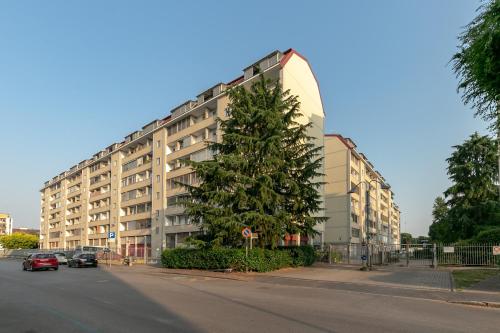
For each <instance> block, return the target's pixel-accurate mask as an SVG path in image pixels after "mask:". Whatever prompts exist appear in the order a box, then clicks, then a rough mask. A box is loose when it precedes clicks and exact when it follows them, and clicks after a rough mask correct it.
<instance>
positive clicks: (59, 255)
mask: <svg viewBox="0 0 500 333" xmlns="http://www.w3.org/2000/svg"><path fill="white" fill-rule="evenodd" d="M54 255H55V256H56V257H65V256H66V255H65V254H64V253H54Z"/></svg>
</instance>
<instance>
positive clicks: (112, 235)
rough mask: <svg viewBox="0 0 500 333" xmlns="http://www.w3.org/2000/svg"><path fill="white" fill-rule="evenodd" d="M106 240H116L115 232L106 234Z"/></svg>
mask: <svg viewBox="0 0 500 333" xmlns="http://www.w3.org/2000/svg"><path fill="white" fill-rule="evenodd" d="M108 238H109V239H115V238H116V232H114V231H110V232H108Z"/></svg>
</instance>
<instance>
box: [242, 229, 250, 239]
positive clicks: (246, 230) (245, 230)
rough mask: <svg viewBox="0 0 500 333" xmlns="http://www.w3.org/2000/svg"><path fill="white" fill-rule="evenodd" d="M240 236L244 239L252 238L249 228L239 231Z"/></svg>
mask: <svg viewBox="0 0 500 333" xmlns="http://www.w3.org/2000/svg"><path fill="white" fill-rule="evenodd" d="M241 234H242V235H243V237H245V238H250V237H252V230H250V228H248V227H245V228H243V230H241Z"/></svg>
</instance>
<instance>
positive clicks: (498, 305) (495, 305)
mask: <svg viewBox="0 0 500 333" xmlns="http://www.w3.org/2000/svg"><path fill="white" fill-rule="evenodd" d="M448 303H452V304H462V305H471V306H481V307H487V308H496V309H500V303H499V302H481V301H448Z"/></svg>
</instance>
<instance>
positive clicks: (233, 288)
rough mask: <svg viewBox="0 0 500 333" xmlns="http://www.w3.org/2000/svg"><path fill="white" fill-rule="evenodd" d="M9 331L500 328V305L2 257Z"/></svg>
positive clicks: (1, 286)
mask: <svg viewBox="0 0 500 333" xmlns="http://www.w3.org/2000/svg"><path fill="white" fill-rule="evenodd" d="M0 291H1V297H0V314H1V321H2V323H1V325H0V332H31V333H34V332H37V333H38V332H143V333H144V332H352V331H362V330H363V331H370V332H421V331H426V332H473V331H476V332H478V331H481V332H498V327H499V326H500V311H499V310H496V309H484V308H476V307H467V306H463V305H453V304H448V303H445V302H436V301H429V300H424V299H417V298H411V297H394V296H390V295H381V294H376V293H373V292H370V287H369V286H368V287H366V288H365V289H364V290H363V291H359V292H357V291H355V290H354V291H353V290H349V291H348V290H339V289H337V288H335V289H329V288H317V287H315V286H312V285H311V286H308V284H307V283H303V284H302V285H290V284H288V285H287V284H281V283H280V282H279V281H277V280H273V281H272V283H265V282H259V281H257V280H252V279H249V280H247V281H241V280H233V279H230V275H229V279H227V278H213V277H202V276H186V275H182V274H165V273H164V272H163V271H162V270H161V269H158V268H153V267H145V266H133V267H125V266H113V267H111V268H109V267H105V266H104V265H100V267H98V268H80V269H76V268H68V267H65V266H62V267H61V268H60V269H59V270H58V271H37V272H25V271H22V269H21V261H20V260H9V259H0Z"/></svg>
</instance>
